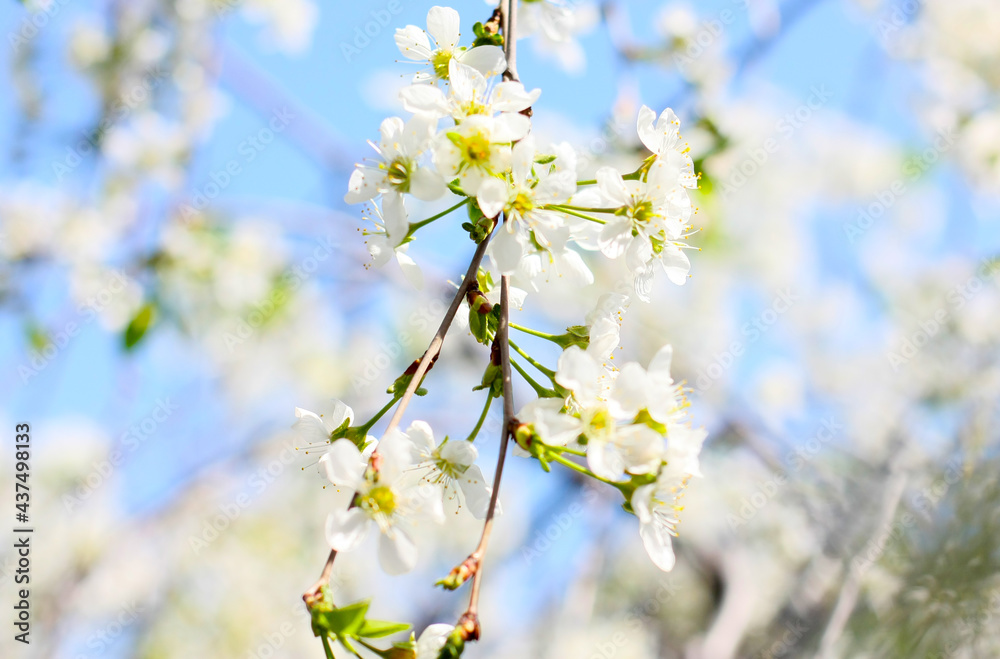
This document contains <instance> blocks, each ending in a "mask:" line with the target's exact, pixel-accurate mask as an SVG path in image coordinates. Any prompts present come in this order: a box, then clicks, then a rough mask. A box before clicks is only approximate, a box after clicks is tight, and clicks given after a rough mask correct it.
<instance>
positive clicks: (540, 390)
mask: <svg viewBox="0 0 1000 659" xmlns="http://www.w3.org/2000/svg"><path fill="white" fill-rule="evenodd" d="M510 365H511V366H513V367H514V370H515V371H517V372H518V373H520V374H521V377H522V378H524V379H525V380H527V382H528V384H529V385H531V388H532V389H534V390H535V394H537V395H538V397H539V398H546V397H548V396H551V395H552V394H551V392H550V391H549V390H548V389H546V388H545V387H543V386H542V385H540V384H538V383H537V382H535V381H534V380H533V379H532V377H531V376H530V375H528V373H527V372H526V371H525V370H524V369H523V368H522V367H521V365H520V364H518V363H517V362H516V361H514V360H513V359H512V360H510Z"/></svg>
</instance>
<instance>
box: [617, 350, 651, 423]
mask: <svg viewBox="0 0 1000 659" xmlns="http://www.w3.org/2000/svg"><path fill="white" fill-rule="evenodd" d="M648 391H649V382H648V381H647V379H646V371H645V370H643V368H642V367H641V366H639V365H638V364H636V363H635V362H629V363H628V364H625V365H624V366H622V367H621V371H620V372H619V373H618V378H617V379H615V386H614V390H613V391H612V394H611V400H609V401H608V405H609V407H610V409H611V413H612V414H613V415H614V416H615V418H618V419H622V420H624V419H629V418H632V417H634V416H635V415H636V414H637V413H638V412H639V410H641V409H644V408H645V407H646V395H647V392H648Z"/></svg>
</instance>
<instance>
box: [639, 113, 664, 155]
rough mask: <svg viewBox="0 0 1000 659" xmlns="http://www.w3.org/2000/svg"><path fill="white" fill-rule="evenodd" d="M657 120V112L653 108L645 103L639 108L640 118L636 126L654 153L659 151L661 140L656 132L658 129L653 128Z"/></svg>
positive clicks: (648, 147)
mask: <svg viewBox="0 0 1000 659" xmlns="http://www.w3.org/2000/svg"><path fill="white" fill-rule="evenodd" d="M655 121H656V112H654V111H653V109H652V108H650V107H648V106H646V105H643V106H642V107H641V108H639V118H638V120H637V121H636V128H637V129H638V131H639V139H640V140H641V141H642V143H643V144H645V145H646V148H647V149H649V150H650V151H652V152H653V153H659V150H658V148H659V146H660V140H659V138H658V136H657V134H656V130H655V129H654V128H653V122H655Z"/></svg>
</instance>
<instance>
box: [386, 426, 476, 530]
mask: <svg viewBox="0 0 1000 659" xmlns="http://www.w3.org/2000/svg"><path fill="white" fill-rule="evenodd" d="M406 437H407V438H408V439H409V440H410V442H411V443H412V444H413V459H414V462H415V463H416V464H415V467H416V469H417V470H419V473H420V476H421V480H422V481H423V482H426V483H430V484H432V485H441V486H442V488H443V492H442V495H443V496H446V497H448V498H449V499H456V498H458V491H459V489H461V491H462V494H463V495H464V499H465V503H466V505H467V506H468V507H469V511H470V512H471V513H472V514H473V515H474V516H475V517H476V518H477V519H483V518H485V517H486V511H487V509H488V508H489V505H490V494H491V493H492V491H493V490H492V488H491V487H490V486H489V485H487V484H486V478H485V477H484V476H483V472H482V470H481V469H480V468H479V465H477V464H474V463H475V461H476V458H477V457H479V451H478V449H476V447H475V446H474V445H473V444H472V442H468V441H465V440H449V439H445V440H444V442H443V443H441V444H437V443H436V442H435V441H434V432H433V431H432V430H431V427H430V426H429V425H428V424H427V423H425V422H424V421H414V422H413V423H411V424H410V427H409V428H408V429H407V431H406ZM456 486H457V487H456Z"/></svg>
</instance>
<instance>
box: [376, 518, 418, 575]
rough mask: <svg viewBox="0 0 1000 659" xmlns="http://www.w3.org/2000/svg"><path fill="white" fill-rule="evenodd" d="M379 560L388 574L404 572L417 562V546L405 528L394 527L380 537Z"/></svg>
mask: <svg viewBox="0 0 1000 659" xmlns="http://www.w3.org/2000/svg"><path fill="white" fill-rule="evenodd" d="M378 560H379V563H380V564H381V565H382V569H383V570H385V571H386V573H387V574H403V573H405V572H409V571H410V570H412V569H413V566H414V565H416V564H417V546H416V545H415V544H413V540H411V539H410V536H408V535H407V534H406V533H405V532H404V531H403V530H401V529H399V528H393V529H391V530H390V532H389V533H383V534H382V535H381V536H380V537H379V539H378Z"/></svg>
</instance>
